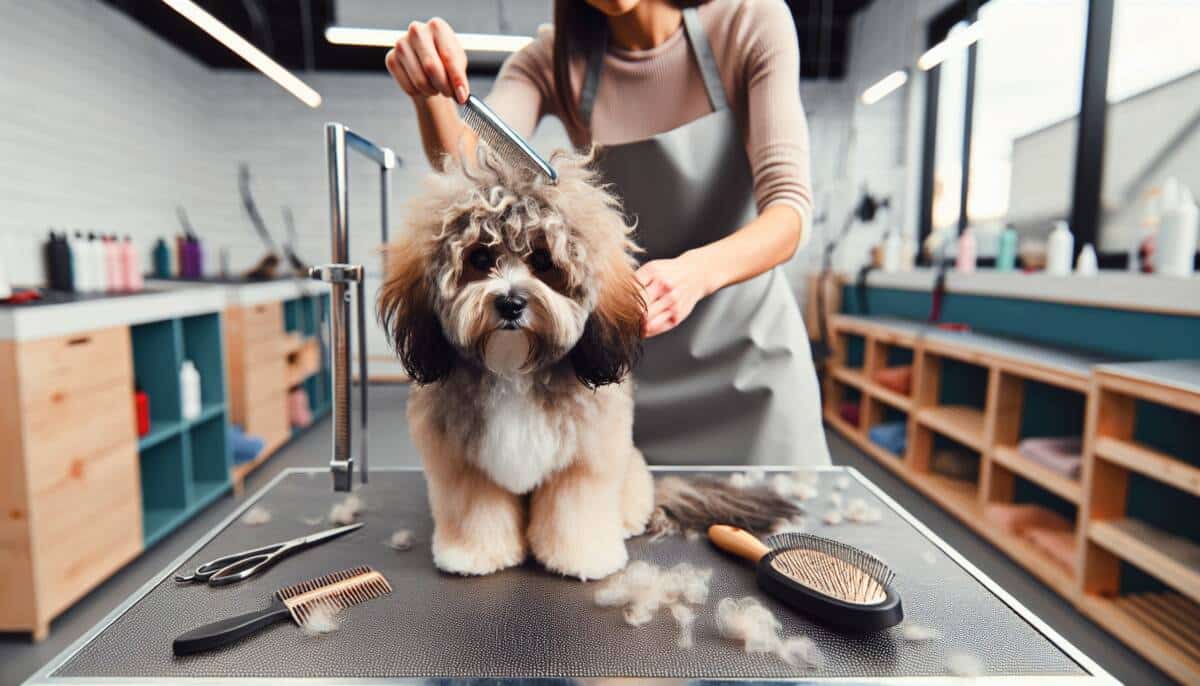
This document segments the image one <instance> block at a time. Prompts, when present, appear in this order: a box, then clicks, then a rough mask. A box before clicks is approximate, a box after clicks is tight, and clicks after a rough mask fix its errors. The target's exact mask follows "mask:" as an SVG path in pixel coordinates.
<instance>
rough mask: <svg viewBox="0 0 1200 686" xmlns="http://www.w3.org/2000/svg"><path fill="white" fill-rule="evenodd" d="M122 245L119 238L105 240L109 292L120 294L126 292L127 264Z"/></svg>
mask: <svg viewBox="0 0 1200 686" xmlns="http://www.w3.org/2000/svg"><path fill="white" fill-rule="evenodd" d="M122 258H123V255H122V251H121V244H120V243H119V242H117V237H116V236H112V235H110V236H109V237H108V238H105V239H104V268H105V273H106V274H107V275H108V292H109V293H120V292H121V291H124V290H126V286H125V264H124V262H125V261H124V259H122Z"/></svg>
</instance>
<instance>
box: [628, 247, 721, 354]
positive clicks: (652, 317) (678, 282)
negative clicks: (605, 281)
mask: <svg viewBox="0 0 1200 686" xmlns="http://www.w3.org/2000/svg"><path fill="white" fill-rule="evenodd" d="M637 279H638V282H639V283H641V285H642V290H643V291H644V293H643V295H644V297H645V299H646V324H645V328H644V329H643V330H642V336H644V337H645V338H651V337H653V336H657V335H659V334H660V333H666V332H667V331H670V330H671V329H674V328H675V327H676V326H678V325H679V323H680V322H682V321H683V320H685V319H687V317H688V315H689V314H691V313H692V309H693V308H695V307H696V303H698V302H700V300H701V299H703V298H706V297H708V296H709V295H710V294H711V293H712V292H713V291H714V290H716V288H715V287H714V286H713V283H712V282H713V278H712V272H711V271H710V270H708V269H706V268H705V266H704V264H703V263H702V261H701V260H700V259H698V254H697V253H684V254H683V255H680V256H679V257H676V258H674V259H670V260H651V261H650V262H647V263H646V264H643V265H642V267H641V269H638V270H637Z"/></svg>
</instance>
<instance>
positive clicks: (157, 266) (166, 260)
mask: <svg viewBox="0 0 1200 686" xmlns="http://www.w3.org/2000/svg"><path fill="white" fill-rule="evenodd" d="M154 276H155V277H156V278H159V279H169V278H171V249H170V248H168V247H167V242H166V241H164V240H163V239H161V238H160V239H158V240H157V241H156V242H155V243H154Z"/></svg>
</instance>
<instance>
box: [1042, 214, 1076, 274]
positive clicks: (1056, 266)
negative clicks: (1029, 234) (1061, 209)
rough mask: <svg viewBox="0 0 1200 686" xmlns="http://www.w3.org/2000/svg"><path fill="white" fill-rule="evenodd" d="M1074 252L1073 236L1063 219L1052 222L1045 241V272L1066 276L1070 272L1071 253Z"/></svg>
mask: <svg viewBox="0 0 1200 686" xmlns="http://www.w3.org/2000/svg"><path fill="white" fill-rule="evenodd" d="M1074 252H1075V236H1073V235H1072V234H1071V229H1070V228H1069V227H1068V226H1067V223H1066V222H1065V221H1062V220H1059V221H1056V222H1054V230H1053V231H1051V232H1050V238H1049V240H1047V241H1046V273H1047V274H1050V275H1052V276H1067V275H1069V274H1070V273H1071V255H1072V253H1074Z"/></svg>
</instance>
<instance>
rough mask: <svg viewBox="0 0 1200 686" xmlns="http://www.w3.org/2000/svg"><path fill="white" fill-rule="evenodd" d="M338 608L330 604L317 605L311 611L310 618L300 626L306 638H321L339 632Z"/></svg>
mask: <svg viewBox="0 0 1200 686" xmlns="http://www.w3.org/2000/svg"><path fill="white" fill-rule="evenodd" d="M340 624H341V623H340V622H339V621H338V608H337V607H336V606H334V605H331V604H329V603H317V604H316V605H315V606H313V608H312V609H311V610H309V613H308V618H307V619H305V620H304V623H303V624H301V625H300V630H301V631H303V632H304V635H306V636H320V635H322V634H330V633H333V632H335V631H337V630H338V626H340Z"/></svg>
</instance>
